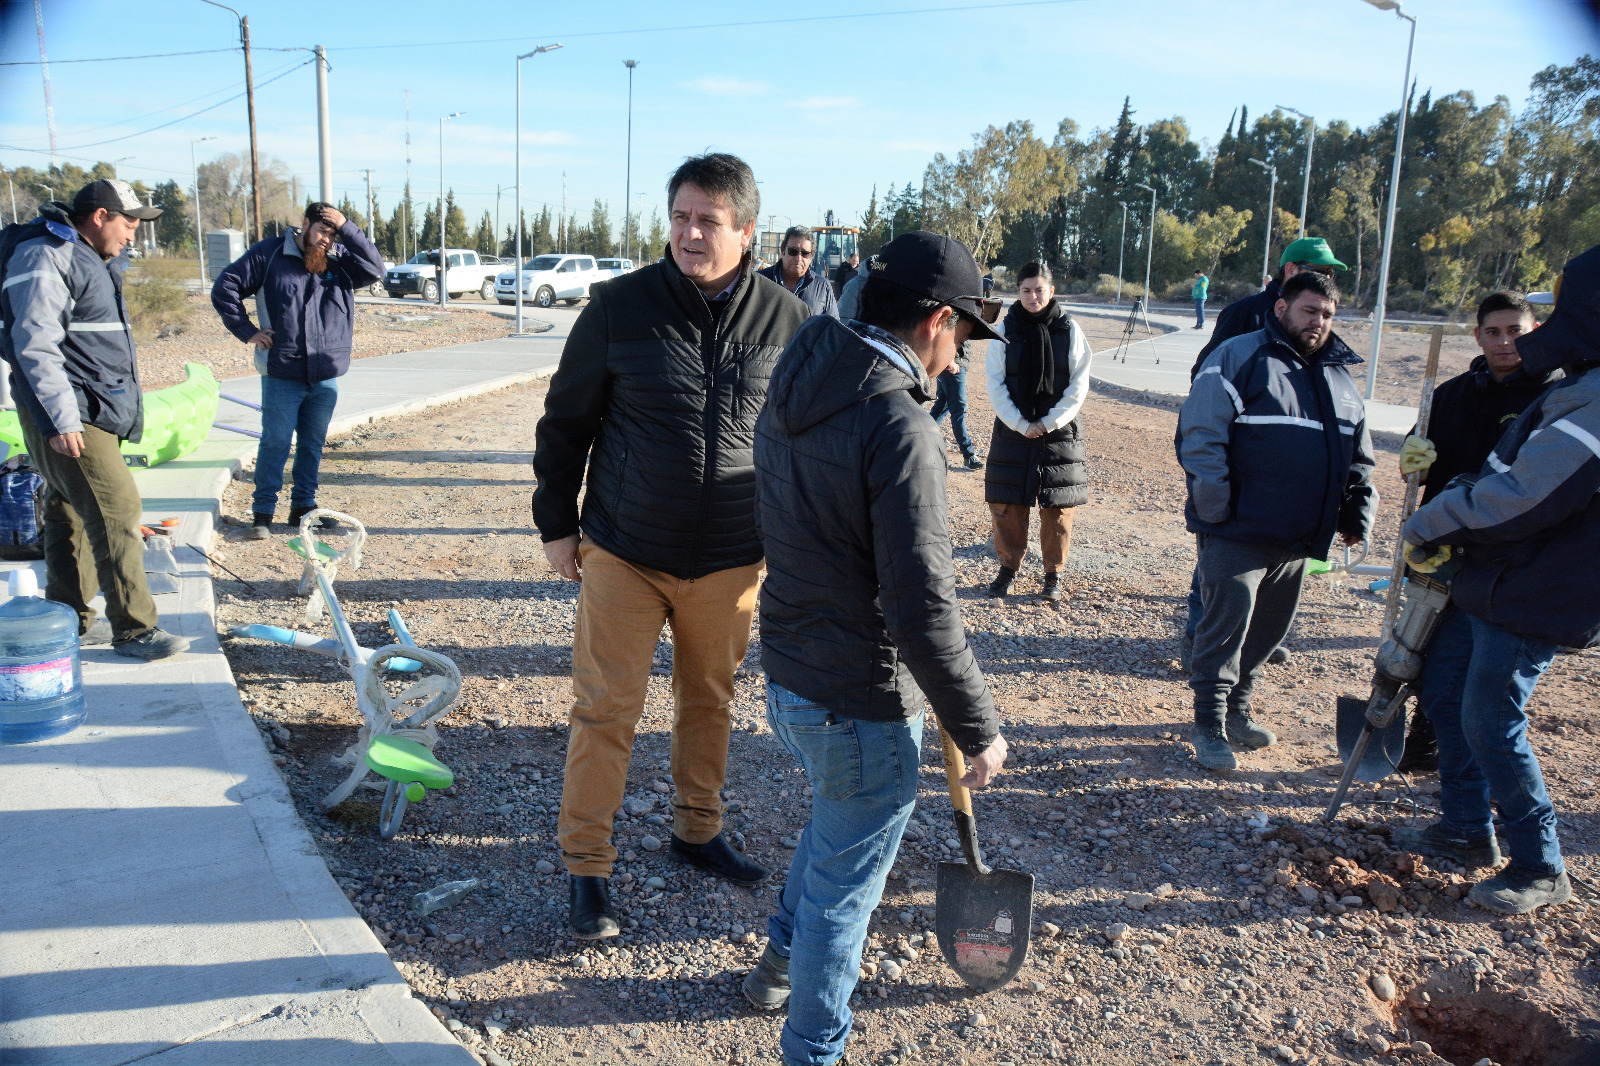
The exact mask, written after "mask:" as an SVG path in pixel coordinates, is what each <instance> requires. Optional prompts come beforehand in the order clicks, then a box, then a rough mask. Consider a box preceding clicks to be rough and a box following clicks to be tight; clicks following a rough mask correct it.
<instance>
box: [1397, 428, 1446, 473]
mask: <svg viewBox="0 0 1600 1066" xmlns="http://www.w3.org/2000/svg"><path fill="white" fill-rule="evenodd" d="M1438 458H1439V452H1438V449H1436V448H1435V447H1434V446H1433V441H1431V440H1429V439H1428V438H1427V437H1419V436H1417V435H1416V434H1415V433H1413V434H1411V436H1409V437H1407V438H1406V441H1405V443H1404V444H1402V445H1400V472H1401V473H1402V474H1426V473H1427V472H1428V468H1429V467H1430V466H1432V465H1433V464H1434V462H1435V461H1436V460H1438Z"/></svg>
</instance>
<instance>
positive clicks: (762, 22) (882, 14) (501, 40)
mask: <svg viewBox="0 0 1600 1066" xmlns="http://www.w3.org/2000/svg"><path fill="white" fill-rule="evenodd" d="M1085 2H1087V0H1014V2H1012V3H1006V4H985V5H983V6H982V7H981V8H977V9H976V10H979V11H984V12H988V11H999V10H1003V9H1005V8H1017V7H1058V6H1060V5H1062V4H1080V3H1085ZM973 10H975V9H974V8H973V6H972V5H971V4H959V5H956V6H952V7H915V8H905V9H903V10H899V11H855V12H851V13H849V14H843V15H802V16H797V17H795V18H784V19H751V20H747V21H742V22H702V23H697V24H695V25H692V26H682V25H680V26H643V27H639V28H636V29H627V30H589V31H587V32H579V33H565V32H559V33H558V32H554V31H552V32H550V33H546V34H544V35H542V36H540V37H537V38H535V37H475V38H471V39H466V40H459V41H416V42H408V43H405V44H360V45H348V46H343V47H340V48H338V49H337V50H338V51H340V52H372V51H380V50H383V49H392V48H438V47H448V46H452V45H462V44H506V43H508V42H511V41H533V40H548V39H550V38H552V37H561V38H563V39H570V38H576V37H622V36H626V35H628V34H635V33H677V32H685V31H693V30H730V29H742V28H746V27H750V26H785V25H793V24H795V23H801V22H837V21H840V20H843V19H869V18H893V17H895V16H899V15H937V14H942V13H948V12H952V11H963V12H971V11H973Z"/></svg>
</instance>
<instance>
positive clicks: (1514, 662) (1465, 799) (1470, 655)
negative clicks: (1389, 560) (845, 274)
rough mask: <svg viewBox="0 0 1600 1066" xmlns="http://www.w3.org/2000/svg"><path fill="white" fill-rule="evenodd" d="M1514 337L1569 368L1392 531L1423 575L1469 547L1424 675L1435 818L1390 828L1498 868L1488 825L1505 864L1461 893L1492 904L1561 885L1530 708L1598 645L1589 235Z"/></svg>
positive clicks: (1597, 255)
mask: <svg viewBox="0 0 1600 1066" xmlns="http://www.w3.org/2000/svg"><path fill="white" fill-rule="evenodd" d="M1516 346H1517V352H1518V353H1519V354H1520V355H1521V357H1522V371H1523V373H1526V374H1528V375H1530V376H1533V377H1536V378H1537V377H1544V376H1546V375H1548V374H1551V373H1553V372H1554V371H1556V370H1558V369H1559V370H1561V371H1563V372H1564V373H1565V375H1566V376H1565V378H1563V379H1562V380H1561V381H1559V382H1557V383H1556V384H1554V385H1552V386H1551V387H1550V388H1549V389H1548V390H1546V391H1545V392H1544V394H1543V395H1541V396H1540V397H1539V398H1538V399H1537V400H1535V401H1534V402H1533V404H1532V405H1531V406H1529V407H1528V409H1527V410H1525V411H1523V413H1522V414H1521V415H1520V416H1518V418H1517V420H1516V421H1515V422H1512V423H1511V426H1510V428H1508V429H1507V430H1506V431H1505V435H1504V436H1502V437H1501V438H1500V442H1499V443H1498V444H1496V445H1495V447H1494V450H1493V451H1492V452H1490V453H1489V458H1488V460H1487V461H1486V462H1485V463H1484V464H1483V466H1482V468H1481V469H1480V470H1479V471H1478V472H1477V474H1476V475H1472V474H1463V475H1461V476H1459V477H1456V478H1454V479H1452V480H1451V482H1450V484H1449V486H1448V487H1447V488H1446V489H1445V490H1444V491H1443V492H1441V493H1439V494H1438V495H1437V496H1435V497H1434V498H1433V499H1432V500H1431V501H1429V502H1428V503H1426V504H1424V505H1423V506H1422V507H1420V508H1418V510H1417V513H1416V514H1414V515H1412V516H1411V517H1410V518H1409V519H1408V520H1407V521H1406V524H1405V526H1404V527H1403V528H1402V529H1401V531H1400V534H1401V536H1402V537H1403V538H1404V540H1405V542H1406V561H1407V562H1408V563H1410V564H1411V567H1412V569H1414V570H1417V571H1419V572H1421V573H1433V572H1435V571H1436V570H1437V569H1438V568H1439V567H1440V566H1441V565H1443V564H1445V563H1447V562H1452V563H1453V560H1452V556H1453V555H1455V554H1456V553H1458V552H1463V551H1464V558H1463V559H1462V560H1461V563H1460V569H1459V570H1457V571H1456V573H1455V575H1454V576H1453V577H1452V578H1451V580H1450V609H1449V610H1448V611H1446V612H1445V614H1444V616H1443V617H1442V618H1441V619H1440V621H1439V628H1438V629H1437V630H1436V631H1435V633H1434V635H1433V639H1432V640H1431V641H1430V642H1429V645H1428V659H1427V663H1426V665H1425V666H1424V672H1423V679H1422V685H1423V690H1424V691H1430V690H1431V691H1432V693H1433V697H1432V698H1431V699H1430V701H1429V705H1428V717H1429V718H1430V719H1431V720H1432V721H1433V725H1434V730H1435V732H1436V733H1437V734H1438V741H1439V812H1440V818H1439V820H1438V821H1436V822H1433V823H1432V824H1430V825H1428V826H1426V827H1424V828H1421V829H1396V830H1395V831H1394V834H1393V836H1392V838H1391V839H1392V842H1393V844H1394V846H1395V847H1403V848H1407V849H1409V850H1412V851H1415V852H1418V853H1419V854H1423V855H1438V856H1443V857H1446V858H1449V859H1451V860H1452V861H1454V862H1457V863H1460V864H1461V865H1463V866H1473V867H1493V866H1495V865H1497V864H1498V863H1499V862H1500V848H1499V845H1498V843H1497V842H1496V836H1497V835H1498V836H1499V838H1500V839H1502V840H1503V841H1504V842H1505V844H1506V849H1507V851H1509V852H1510V857H1511V861H1510V862H1509V863H1508V864H1507V865H1506V866H1505V868H1504V869H1502V870H1501V871H1500V872H1499V873H1498V874H1496V875H1494V876H1493V877H1490V878H1487V879H1486V880H1483V881H1480V882H1478V883H1477V884H1475V885H1473V886H1472V892H1471V896H1472V901H1473V902H1474V903H1477V904H1478V905H1479V906H1481V907H1485V908H1487V909H1489V910H1492V911H1499V912H1500V913H1502V914H1526V913H1528V912H1529V911H1532V910H1535V909H1537V908H1539V907H1543V906H1548V905H1551V904H1557V903H1564V902H1566V901H1567V900H1568V899H1570V898H1571V896H1572V884H1571V879H1570V878H1569V877H1568V876H1567V872H1566V864H1565V862H1564V861H1563V860H1562V857H1561V844H1560V842H1559V840H1558V839H1557V838H1556V812H1555V806H1554V805H1553V804H1552V803H1551V802H1550V796H1549V794H1548V793H1547V792H1546V791H1545V786H1544V775H1543V773H1542V772H1541V771H1540V768H1539V757H1538V755H1537V754H1536V753H1535V752H1534V750H1533V745H1532V744H1531V743H1530V742H1529V739H1528V717H1527V706H1528V701H1529V700H1530V699H1532V697H1533V688H1534V686H1535V685H1536V684H1538V682H1539V678H1540V677H1542V676H1543V675H1544V672H1545V670H1546V669H1548V668H1549V666H1550V662H1551V660H1553V659H1554V658H1555V656H1556V653H1557V652H1559V651H1560V650H1561V649H1562V648H1593V647H1595V646H1596V645H1597V644H1600V567H1596V566H1595V557H1596V556H1597V555H1600V247H1597V248H1591V249H1589V250H1588V251H1587V252H1584V253H1583V254H1582V255H1580V256H1578V257H1577V258H1576V259H1573V260H1571V261H1570V262H1568V263H1567V265H1566V267H1565V269H1564V270H1563V271H1562V274H1561V281H1560V283H1559V284H1558V286H1557V288H1556V294H1555V311H1554V313H1552V314H1551V316H1550V318H1549V320H1548V321H1546V322H1545V324H1544V325H1543V326H1540V327H1539V328H1538V329H1536V330H1532V331H1530V332H1527V333H1523V334H1521V335H1520V336H1518V337H1517V339H1516ZM1495 807H1498V808H1499V809H1500V815H1501V818H1502V824H1501V825H1500V826H1498V827H1497V826H1496V825H1495V818H1494V808H1495ZM1497 829H1498V833H1497V831H1496V830H1497Z"/></svg>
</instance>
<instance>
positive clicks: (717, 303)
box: [533, 154, 809, 939]
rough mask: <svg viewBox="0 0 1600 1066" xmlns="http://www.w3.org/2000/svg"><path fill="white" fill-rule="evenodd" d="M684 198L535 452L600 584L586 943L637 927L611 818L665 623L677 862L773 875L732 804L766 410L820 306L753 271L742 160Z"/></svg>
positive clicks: (576, 837)
mask: <svg viewBox="0 0 1600 1066" xmlns="http://www.w3.org/2000/svg"><path fill="white" fill-rule="evenodd" d="M667 201H668V203H669V204H670V205H671V217H672V238H671V244H670V246H669V249H668V252H667V255H666V256H665V257H664V258H663V259H662V261H661V262H660V263H657V264H653V265H651V266H647V267H643V268H641V269H639V270H636V271H634V272H632V273H630V274H624V275H623V276H622V277H620V278H616V279H614V280H612V281H608V282H605V283H604V284H602V285H598V286H596V287H595V288H594V289H593V295H592V296H591V298H590V301H589V306H588V307H586V308H584V311H583V314H582V315H580V316H579V317H578V321H577V322H576V323H575V324H574V325H573V327H572V333H571V335H570V336H569V337H568V338H567V344H566V347H565V349H563V351H562V353H561V365H560V367H559V368H558V369H557V370H556V373H555V376H554V377H553V378H552V379H551V382H550V392H549V394H548V396H547V397H546V399H545V411H544V417H543V418H541V419H540V420H539V426H538V430H537V447H536V451H535V454H534V458H533V466H534V472H535V474H536V475H537V477H538V487H537V488H536V489H535V490H534V493H533V516H534V521H535V522H536V523H537V525H538V527H539V534H540V536H541V537H542V538H543V540H544V547H545V555H546V556H547V557H548V559H549V560H550V563H551V565H552V566H553V567H555V568H556V569H557V570H558V571H559V572H560V573H561V574H563V575H564V576H566V577H567V578H569V579H571V580H578V579H579V573H580V570H581V572H582V581H583V585H582V588H581V590H580V591H579V594H578V618H577V626H576V630H575V632H574V635H573V643H572V689H573V697H574V700H573V706H572V725H571V734H570V738H569V740H568V743H567V769H566V777H565V780H564V782H563V785H562V794H561V820H560V825H559V834H560V839H561V853H562V858H563V860H564V862H565V863H566V867H567V870H568V872H569V873H570V874H571V885H570V892H571V901H570V902H571V928H572V933H573V935H574V936H577V937H581V938H584V939H595V938H599V937H608V936H616V935H617V933H618V932H619V931H620V930H619V926H618V922H617V916H616V912H615V910H614V909H613V908H612V905H611V900H610V895H609V893H608V891H607V887H606V878H608V877H609V876H610V875H611V866H612V863H613V862H615V861H616V856H617V849H616V848H615V847H613V846H612V844H611V823H612V819H613V818H614V817H615V816H616V813H617V808H618V807H620V806H621V805H622V797H623V791H624V789H625V788H626V786H627V776H628V762H629V756H630V754H631V752H632V748H633V733H634V727H635V726H636V725H637V723H638V721H639V716H640V715H641V714H642V713H643V712H644V700H645V686H646V683H647V682H648V680H649V677H650V667H651V664H652V659H653V657H654V655H655V650H656V642H657V640H658V639H659V638H660V636H661V629H662V627H663V626H664V625H670V626H671V627H672V647H673V656H672V689H673V695H674V700H675V703H676V708H675V712H676V713H675V716H674V719H673V729H672V780H673V782H674V783H675V784H676V786H677V790H676V792H675V793H674V795H673V798H672V807H673V830H672V840H671V854H672V855H673V856H674V857H675V858H678V859H680V860H682V861H684V862H687V863H690V864H692V865H695V866H698V867H700V868H701V869H703V870H706V871H708V872H710V873H713V874H716V875H718V876H720V877H724V878H727V879H728V880H731V881H734V882H736V883H739V884H759V883H760V882H761V881H763V880H765V879H766V878H767V876H768V871H767V870H765V869H763V868H762V867H761V866H759V865H757V864H756V863H754V862H751V861H750V860H749V859H747V858H745V857H744V856H743V855H741V854H740V853H739V852H737V851H735V850H734V849H733V847H732V846H731V845H730V844H729V843H728V842H727V840H726V838H725V837H724V836H723V835H722V798H721V796H720V795H719V794H718V793H719V792H720V790H721V789H722V786H723V784H724V781H725V772H726V770H727V761H728V729H729V707H730V705H731V704H732V702H733V675H734V671H735V670H736V669H737V668H738V665H739V663H740V661H741V660H743V658H744V655H745V650H746V647H747V646H748V644H749V641H750V622H751V619H752V617H753V615H754V613H755V603H756V584H757V580H758V578H759V576H760V573H761V541H760V539H759V538H758V537H757V535H756V525H755V471H754V469H753V468H752V460H751V454H750V453H751V445H752V442H753V438H754V435H755V424H756V416H757V415H758V414H759V413H760V411H761V406H762V404H763V403H764V402H765V401H766V397H767V379H768V378H769V377H770V376H771V374H772V367H773V365H774V364H776V363H777V361H778V355H779V353H780V352H782V351H783V347H784V345H786V344H788V343H789V339H790V338H791V337H792V336H794V331H795V330H796V329H798V328H799V326H800V323H801V322H803V321H805V318H806V315H807V314H808V313H809V312H808V310H807V308H806V305H805V304H803V303H801V302H800V301H799V300H798V299H796V298H795V297H794V296H792V295H790V294H789V293H787V292H785V291H784V290H783V287H782V286H780V285H778V284H776V283H774V282H772V281H769V280H768V279H766V278H763V277H758V276H757V275H756V274H755V272H754V271H753V270H751V269H750V264H749V245H750V238H751V235H752V234H753V233H754V231H755V220H756V213H757V211H758V210H759V209H760V202H761V201H760V194H759V192H758V191H757V189H756V182H755V176H754V175H753V174H751V172H750V168H749V167H748V166H746V165H745V164H744V162H743V161H742V160H740V159H738V158H736V157H734V156H731V155H725V154H713V155H707V156H700V157H696V158H692V159H689V160H688V161H686V162H685V163H684V164H683V165H682V166H681V167H679V168H678V170H677V172H676V173H675V174H674V175H673V176H672V180H671V182H670V183H669V184H668V186H667ZM585 464H587V467H588V482H587V488H586V491H585V492H584V497H583V510H582V512H581V514H580V512H579V509H578V491H579V488H580V486H582V485H583V483H584V468H585ZM580 531H581V542H580Z"/></svg>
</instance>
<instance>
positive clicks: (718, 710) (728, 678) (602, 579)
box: [558, 541, 762, 877]
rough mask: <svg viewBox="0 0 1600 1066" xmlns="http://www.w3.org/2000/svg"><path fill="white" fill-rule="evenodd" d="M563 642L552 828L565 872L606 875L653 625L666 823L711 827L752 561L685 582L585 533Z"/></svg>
mask: <svg viewBox="0 0 1600 1066" xmlns="http://www.w3.org/2000/svg"><path fill="white" fill-rule="evenodd" d="M578 550H579V554H580V556H581V560H582V564H583V586H582V589H581V590H580V592H579V593H578V621H577V629H576V632H575V633H574V634H573V640H572V694H573V703H572V726H571V733H570V735H569V737H568V740H567V770H566V778H565V780H564V781H563V782H562V786H561V820H560V822H559V824H558V834H559V836H560V840H561V857H562V861H563V862H565V863H566V867H567V870H568V871H569V872H570V873H573V874H576V875H579V876H587V877H609V876H610V875H611V865H612V863H614V862H616V859H617V849H616V848H615V847H613V846H612V844H611V823H612V820H613V819H614V818H615V817H616V815H617V809H618V808H619V807H621V806H622V798H623V793H624V792H625V791H626V789H627V783H628V762H629V759H630V758H631V756H632V754H633V734H634V730H635V728H636V727H637V726H638V724H639V718H640V716H641V715H642V714H643V713H644V700H645V692H646V684H647V682H648V681H649V678H650V665H651V662H652V659H653V657H654V655H655V650H656V641H657V640H658V639H659V638H660V636H661V627H662V626H663V625H669V626H671V627H672V696H673V704H674V707H673V719H672V780H673V782H674V783H675V784H676V786H677V789H676V791H675V792H674V793H673V796H672V816H673V830H672V831H673V832H674V833H675V834H677V836H678V838H679V839H680V840H683V841H685V842H686V843H690V844H704V843H705V842H706V841H708V840H710V839H711V838H712V837H714V836H716V835H717V834H718V833H720V832H721V831H722V797H721V795H719V793H720V792H721V789H722V786H723V783H724V781H725V779H726V773H727V769H728V730H729V707H730V706H731V705H732V703H733V672H734V671H735V670H736V669H737V668H738V666H739V663H740V662H741V661H742V660H743V659H744V654H745V651H746V649H747V648H748V647H749V644H750V620H751V618H752V617H753V616H754V614H755V609H756V586H757V581H758V579H759V577H760V575H761V566H762V564H761V563H755V564H753V565H751V566H739V567H734V568H732V569H729V570H719V571H717V572H716V573H714V574H708V575H706V576H705V577H703V578H701V579H699V580H698V581H685V580H682V579H680V578H676V577H673V576H671V575H670V574H663V573H660V572H659V571H656V570H648V569H646V568H645V567H642V566H635V565H634V564H632V563H630V562H626V561H625V560H622V559H619V558H617V557H616V556H615V555H612V554H611V553H610V552H608V551H606V550H605V549H604V548H600V547H597V546H596V545H594V544H592V543H590V542H588V541H585V542H584V543H583V544H582V545H581V546H580V547H579V549H578Z"/></svg>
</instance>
